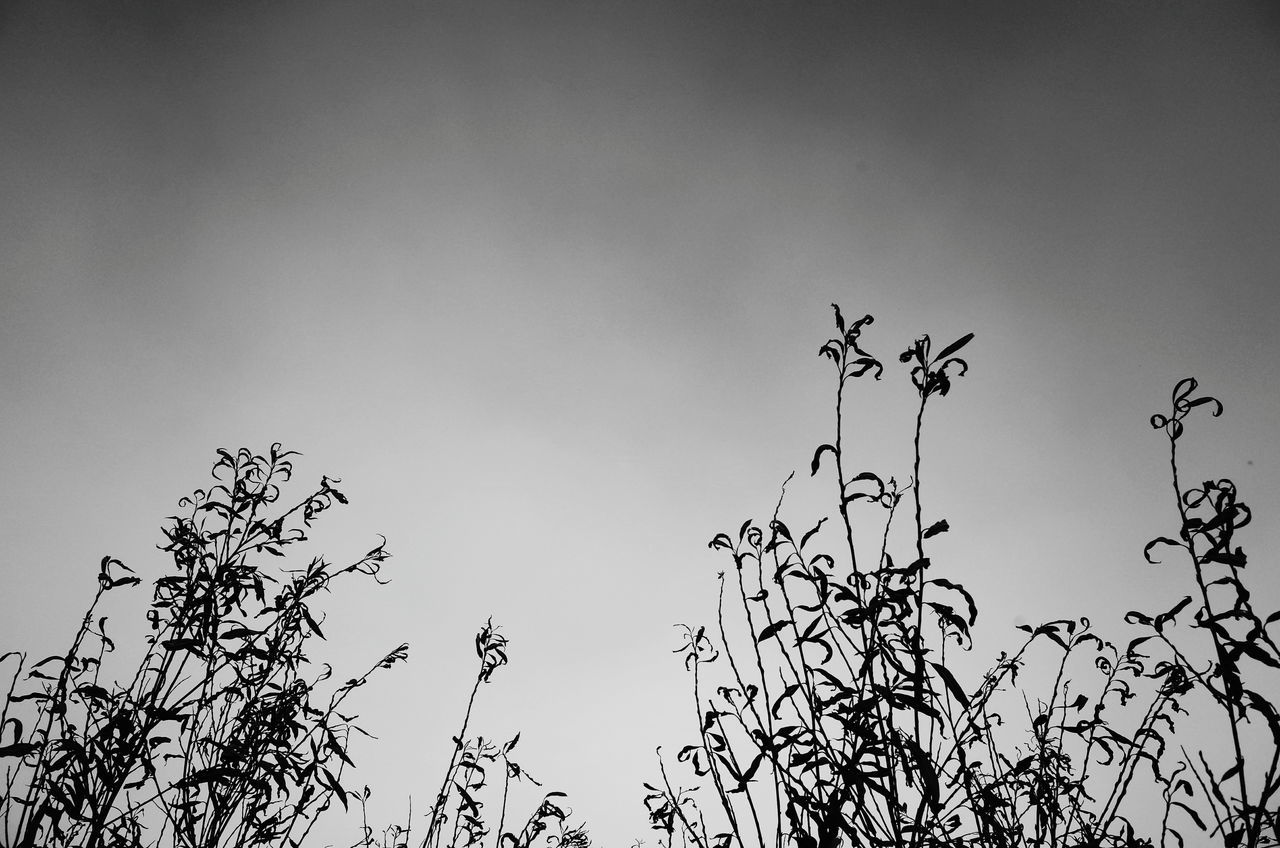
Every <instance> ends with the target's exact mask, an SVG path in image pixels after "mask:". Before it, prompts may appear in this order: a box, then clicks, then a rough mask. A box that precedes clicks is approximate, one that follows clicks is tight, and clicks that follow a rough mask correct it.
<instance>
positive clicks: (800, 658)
mask: <svg viewBox="0 0 1280 848" xmlns="http://www.w3.org/2000/svg"><path fill="white" fill-rule="evenodd" d="M835 322H836V329H837V335H836V336H835V337H834V338H832V339H831V340H829V341H828V342H827V343H826V344H824V345H823V346H822V347H821V349H820V354H821V355H822V356H824V357H826V358H828V359H829V360H830V361H831V362H832V363H833V364H834V365H835V369H836V377H837V380H836V391H835V432H834V438H833V440H832V442H830V443H827V444H823V445H821V446H820V447H819V448H818V449H817V451H816V452H815V454H814V456H813V461H812V464H811V468H810V471H811V473H812V474H813V475H817V474H819V473H820V472H824V471H826V472H827V473H830V474H832V476H834V488H833V492H832V500H831V503H832V513H831V514H830V515H827V516H821V517H818V518H817V520H816V521H815V522H813V523H812V524H810V525H806V527H805V528H804V530H803V532H799V533H797V532H793V530H792V528H791V527H789V526H788V524H787V523H785V522H784V521H783V520H782V519H781V517H780V514H781V508H782V505H783V500H779V503H778V506H777V507H776V508H775V510H774V513H773V516H772V518H771V519H770V520H769V521H768V522H767V523H765V524H763V525H761V524H757V523H754V522H752V521H747V522H745V523H743V524H742V526H741V527H740V528H739V529H738V531H737V533H736V534H733V535H730V534H728V533H720V534H717V535H716V536H715V538H714V539H712V540H711V543H710V546H711V547H712V548H713V549H716V550H719V551H723V552H724V554H725V556H726V558H727V559H728V561H729V563H730V567H729V568H728V569H727V573H726V572H722V573H721V574H720V602H719V606H718V609H717V614H716V626H715V628H714V630H712V631H711V632H709V631H708V629H707V628H705V627H696V628H695V627H690V626H682V628H681V635H682V643H681V646H680V647H679V648H678V649H677V651H676V652H677V653H679V654H680V655H681V656H682V657H683V660H684V663H685V667H686V668H687V669H688V671H689V673H690V676H691V679H692V689H693V699H694V705H695V707H696V719H697V724H696V727H697V737H696V739H695V740H694V742H693V743H692V744H689V745H686V746H684V747H683V748H681V749H680V751H679V752H678V754H677V755H676V759H677V761H678V762H679V763H681V764H684V765H685V766H687V767H688V768H689V769H691V770H692V772H693V775H694V777H695V779H698V780H700V784H699V785H698V786H697V787H693V788H686V787H684V786H683V785H680V784H678V783H673V781H672V778H671V776H670V773H669V771H668V768H667V766H668V763H667V762H666V761H665V760H664V759H663V757H662V754H661V749H659V779H658V780H655V781H653V782H650V783H646V784H645V789H646V792H647V795H646V796H645V805H646V807H647V809H648V812H649V817H650V822H651V825H652V826H653V828H654V829H655V830H657V831H658V833H659V834H660V840H661V842H662V844H663V845H664V846H668V848H670V847H671V846H673V845H675V844H680V845H692V846H697V847H698V848H730V846H739V848H746V846H749V845H750V846H756V845H758V846H762V848H764V846H770V845H772V846H776V848H781V846H784V845H786V846H795V848H835V846H841V845H847V846H859V847H861V846H943V845H946V846H971V845H972V846H978V845H981V846H1001V847H1002V848H1003V846H1010V847H1012V846H1033V845H1034V846H1139V845H1154V844H1159V845H1161V846H1166V845H1178V846H1181V845H1183V844H1184V843H1185V841H1186V840H1187V839H1195V840H1199V841H1201V842H1203V841H1205V840H1208V841H1209V842H1210V843H1212V844H1221V845H1225V846H1228V848H1235V847H1236V846H1241V845H1244V846H1250V848H1255V847H1256V846H1264V845H1277V844H1280V816H1278V814H1277V812H1276V810H1277V807H1280V803H1278V801H1280V797H1278V795H1277V793H1278V792H1280V775H1278V765H1280V716H1278V715H1277V709H1276V706H1275V704H1274V702H1273V701H1271V700H1269V699H1268V697H1266V696H1265V695H1264V694H1263V693H1265V692H1267V691H1268V689H1270V690H1271V691H1274V690H1275V684H1276V682H1277V677H1276V676H1275V672H1276V671H1277V670H1280V651H1278V650H1277V647H1276V643H1275V641H1274V637H1273V635H1272V632H1271V631H1270V630H1269V628H1270V627H1272V626H1273V625H1274V623H1275V622H1276V621H1277V620H1278V619H1280V613H1271V614H1269V615H1266V616H1265V617H1264V616H1263V614H1262V613H1260V612H1258V611H1256V610H1255V608H1254V606H1253V603H1252V600H1251V595H1250V593H1249V591H1248V589H1247V588H1246V586H1245V583H1244V581H1243V570H1244V566H1245V562H1246V557H1245V554H1244V553H1243V551H1242V550H1241V549H1240V548H1239V547H1237V546H1235V544H1234V534H1235V532H1236V531H1237V530H1239V529H1240V528H1242V527H1244V526H1245V525H1246V524H1247V523H1248V522H1249V517H1250V514H1249V510H1248V508H1247V507H1246V506H1245V505H1244V504H1243V503H1242V502H1241V501H1240V500H1239V499H1238V498H1237V493H1236V489H1235V486H1234V485H1233V484H1232V483H1231V482H1230V481H1229V480H1218V481H1209V482H1206V483H1203V484H1202V485H1200V486H1196V487H1190V488H1186V489H1184V488H1183V487H1182V484H1181V482H1180V481H1179V474H1178V453H1177V450H1178V446H1179V441H1180V439H1181V438H1182V437H1183V435H1184V420H1185V419H1186V418H1187V416H1188V414H1189V413H1190V412H1191V411H1192V410H1193V409H1196V408H1197V407H1206V408H1208V409H1209V410H1210V411H1212V412H1213V413H1214V414H1215V415H1217V414H1219V413H1220V412H1221V404H1219V403H1218V401H1216V400H1215V399H1213V398H1208V397H1199V396H1196V394H1195V393H1196V390H1197V384H1196V382H1195V381H1194V380H1183V381H1181V382H1179V383H1178V385H1177V387H1176V388H1175V389H1174V392H1173V398H1172V410H1171V412H1170V413H1168V414H1161V415H1156V416H1153V417H1152V419H1151V423H1152V426H1153V427H1154V428H1156V429H1158V430H1162V431H1163V432H1164V433H1165V435H1166V436H1167V438H1168V439H1169V444H1170V465H1171V469H1172V473H1173V487H1174V492H1175V494H1176V496H1177V507H1178V517H1179V521H1180V524H1179V529H1178V533H1177V535H1176V536H1174V537H1162V538H1159V539H1157V540H1155V541H1154V542H1152V543H1151V544H1150V545H1149V546H1148V547H1147V551H1146V553H1147V555H1148V558H1149V559H1150V560H1151V561H1154V558H1153V557H1154V554H1153V552H1154V551H1155V550H1157V549H1159V548H1161V547H1166V546H1167V547H1171V548H1176V549H1180V554H1181V556H1182V557H1183V558H1184V559H1185V560H1186V561H1188V562H1189V563H1190V565H1191V567H1192V569H1193V570H1194V576H1195V582H1196V585H1197V587H1198V589H1199V592H1198V594H1196V595H1194V596H1188V597H1185V598H1183V599H1182V600H1180V601H1178V602H1177V603H1176V604H1174V605H1173V606H1172V607H1171V608H1169V609H1168V610H1166V611H1163V612H1160V613H1159V614H1144V613H1139V612H1131V613H1130V614H1129V615H1128V616H1127V621H1128V622H1129V623H1131V624H1134V625H1137V626H1138V627H1140V628H1142V630H1143V631H1144V632H1142V633H1141V635H1139V636H1137V637H1136V638H1134V639H1132V640H1131V641H1130V642H1129V643H1128V644H1127V645H1126V646H1125V647H1123V648H1120V647H1117V645H1116V644H1113V643H1112V642H1110V641H1107V640H1105V639H1104V638H1102V637H1101V636H1099V635H1097V634H1096V633H1095V632H1094V629H1093V628H1092V626H1091V624H1090V622H1089V620H1088V619H1087V618H1081V619H1077V620H1061V621H1051V622H1046V623H1044V624H1041V625H1039V626H1023V627H1021V628H1020V629H1021V630H1023V631H1025V636H1024V638H1023V640H1022V643H1021V644H1020V645H1019V646H1018V647H1017V648H1016V649H1015V650H1013V651H1012V652H1006V653H1002V654H1000V655H999V657H998V658H997V659H996V661H995V662H994V663H993V664H992V665H991V666H990V668H989V670H987V671H986V672H985V673H984V674H982V675H980V676H979V677H977V678H976V679H964V678H963V677H962V673H961V672H960V670H959V669H958V668H957V664H956V663H955V662H954V660H955V651H957V650H967V649H969V648H970V646H971V644H972V643H971V641H970V629H971V628H972V627H973V625H974V624H975V622H976V620H977V615H978V608H977V603H976V600H975V599H974V597H973V596H972V595H971V594H970V593H969V591H968V590H966V589H965V587H964V586H963V584H962V583H960V582H959V581H958V580H957V579H956V578H955V575H954V574H950V573H948V572H947V571H945V570H944V567H943V566H942V565H941V564H940V563H935V562H934V561H933V560H932V558H931V557H930V554H929V550H930V544H931V543H930V539H932V538H934V537H936V536H937V535H938V534H940V533H945V532H947V531H948V530H949V529H950V527H949V525H948V523H947V521H946V520H945V519H940V518H934V517H933V516H932V515H931V514H929V510H930V508H931V505H930V504H929V503H928V501H927V500H926V499H924V498H922V485H921V480H922V476H921V475H922V443H923V441H924V435H925V420H926V412H927V411H928V410H930V409H932V408H933V405H934V404H935V403H936V402H937V400H938V399H941V398H943V397H945V396H946V395H947V394H948V393H949V392H950V391H951V389H952V387H953V385H955V380H956V379H957V378H959V377H961V376H963V375H964V374H965V372H966V371H967V370H968V364H967V363H966V361H965V360H964V359H963V358H961V357H960V356H959V354H960V353H961V352H962V351H963V349H964V348H965V347H966V345H968V344H969V342H970V341H971V340H972V339H973V335H972V334H967V335H964V336H962V337H961V338H959V339H957V340H955V341H954V342H952V343H950V344H948V345H945V346H940V347H937V348H935V346H934V345H933V343H932V341H931V339H930V338H929V337H928V336H922V337H920V338H919V339H917V340H916V341H915V342H913V343H912V344H911V346H910V347H908V348H907V349H906V350H905V351H904V352H903V353H902V354H901V355H900V356H899V361H900V363H902V364H904V365H906V366H908V368H909V378H910V380H911V383H912V385H913V386H914V387H915V390H916V394H917V397H918V405H917V407H916V410H915V416H914V427H913V429H912V445H913V460H912V468H911V474H910V477H909V478H908V481H907V482H906V483H900V482H898V481H897V480H896V479H895V478H892V477H891V478H889V479H888V480H885V479H882V478H881V477H880V476H878V475H877V474H875V473H873V472H871V471H865V470H860V469H856V468H854V467H852V466H851V461H850V452H849V451H848V450H847V449H846V446H845V442H844V438H843V434H844V430H845V420H846V418H847V417H848V416H849V415H850V408H851V404H852V401H851V399H850V394H851V390H852V388H853V386H854V385H855V383H856V382H857V381H859V380H861V379H863V378H866V377H868V376H869V377H871V378H872V379H873V380H879V379H880V378H881V376H882V374H883V372H884V370H885V369H884V366H883V365H882V363H881V362H880V360H879V359H877V358H876V357H875V356H873V355H872V354H870V353H869V352H868V351H867V350H866V349H865V347H864V341H863V334H864V332H865V331H866V329H867V328H868V327H869V326H870V325H871V324H872V317H871V316H870V315H868V316H865V317H863V318H860V319H858V320H856V321H853V322H852V323H848V322H846V321H845V319H844V316H843V315H842V314H841V311H840V309H839V307H835ZM789 479H790V478H788V480H789ZM783 488H784V493H785V488H786V487H785V484H784V487H783ZM926 515H929V517H928V519H927V520H926ZM903 521H905V522H908V527H907V533H906V535H907V536H908V537H910V544H909V546H908V547H907V550H906V551H905V552H896V550H894V546H893V545H892V544H891V539H893V538H896V537H894V536H893V535H892V534H891V529H892V528H895V527H896V526H897V525H898V524H899V523H901V522H903ZM868 552H871V555H870V556H867V554H868ZM895 553H897V556H895ZM730 619H732V620H733V621H734V622H735V623H736V625H737V626H740V627H742V628H744V631H743V632H744V633H745V638H741V639H735V638H733V637H732V636H731V635H730V626H731V622H730ZM948 651H950V652H951V653H950V658H951V661H949V660H948ZM1033 662H1034V663H1037V664H1040V666H1041V667H1047V668H1049V669H1051V670H1052V682H1051V683H1050V684H1048V691H1045V692H1041V693H1039V694H1036V693H1033V692H1031V691H1027V689H1026V688H1025V681H1026V677H1025V675H1024V678H1023V681H1022V684H1021V685H1020V681H1019V673H1020V672H1022V671H1023V670H1024V669H1026V668H1027V667H1028V665H1029V664H1030V663H1033ZM713 673H715V676H714V677H713V676H712V675H713ZM1020 714H1021V715H1023V716H1025V721H1024V722H1023V721H1020V720H1017V717H1018V716H1019V715H1020ZM1215 714H1216V716H1217V729H1218V730H1221V731H1223V733H1224V735H1225V736H1226V737H1227V739H1228V740H1229V747H1228V748H1227V751H1228V756H1227V757H1226V758H1225V760H1224V759H1222V758H1219V757H1217V756H1215V754H1214V753H1211V752H1214V750H1215V749H1214V748H1213V747H1212V746H1211V745H1210V744H1207V743H1206V738H1205V736H1204V731H1205V729H1206V728H1208V726H1209V723H1210V722H1211V721H1213V716H1214V715H1215ZM1192 717H1194V718H1195V719H1196V720H1197V721H1198V722H1199V723H1200V726H1199V727H1197V733H1195V734H1186V733H1184V732H1181V731H1182V728H1183V726H1184V725H1185V724H1187V723H1188V721H1189V720H1190V719H1191V718H1192ZM1246 737H1248V738H1247V740H1246ZM1193 740H1195V741H1198V742H1199V743H1200V744H1199V746H1195V745H1193V744H1192V742H1193ZM1189 746H1190V747H1189ZM1143 796H1146V798H1147V800H1146V801H1144V800H1143ZM1152 801H1154V803H1152ZM1131 809H1139V810H1148V811H1151V810H1154V811H1155V813H1154V814H1150V813H1149V812H1148V814H1147V815H1146V817H1145V818H1139V817H1138V815H1137V814H1134V813H1131V812H1130V810H1131ZM1193 834H1194V836H1193Z"/></svg>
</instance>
